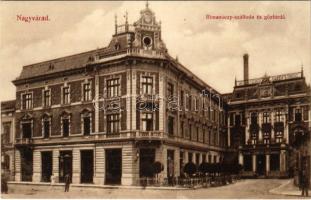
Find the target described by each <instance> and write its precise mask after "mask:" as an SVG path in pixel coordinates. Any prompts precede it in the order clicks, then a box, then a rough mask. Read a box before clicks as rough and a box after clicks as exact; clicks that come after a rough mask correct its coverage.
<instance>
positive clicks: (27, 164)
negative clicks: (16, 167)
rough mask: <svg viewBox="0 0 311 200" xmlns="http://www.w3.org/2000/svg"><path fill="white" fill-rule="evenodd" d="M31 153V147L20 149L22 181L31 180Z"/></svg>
mask: <svg viewBox="0 0 311 200" xmlns="http://www.w3.org/2000/svg"><path fill="white" fill-rule="evenodd" d="M32 172H33V154H32V150H31V149H27V148H25V149H23V150H21V173H22V181H32Z"/></svg>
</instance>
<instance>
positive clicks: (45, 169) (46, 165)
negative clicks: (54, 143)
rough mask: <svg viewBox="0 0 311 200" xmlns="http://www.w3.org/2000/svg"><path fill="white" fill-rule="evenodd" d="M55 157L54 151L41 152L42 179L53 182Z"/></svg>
mask: <svg viewBox="0 0 311 200" xmlns="http://www.w3.org/2000/svg"><path fill="white" fill-rule="evenodd" d="M52 159H53V157H52V151H45V152H41V163H42V165H41V167H42V168H41V170H42V175H41V181H42V182H51V176H52V170H53V166H52V164H53V160H52Z"/></svg>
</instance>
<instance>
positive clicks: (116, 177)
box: [105, 149, 122, 185]
mask: <svg viewBox="0 0 311 200" xmlns="http://www.w3.org/2000/svg"><path fill="white" fill-rule="evenodd" d="M121 175H122V149H107V150H106V176H105V184H118V185H119V184H121Z"/></svg>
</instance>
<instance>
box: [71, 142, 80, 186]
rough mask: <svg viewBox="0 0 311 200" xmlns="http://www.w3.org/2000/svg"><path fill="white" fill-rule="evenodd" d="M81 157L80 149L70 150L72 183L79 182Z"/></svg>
mask: <svg viewBox="0 0 311 200" xmlns="http://www.w3.org/2000/svg"><path fill="white" fill-rule="evenodd" d="M80 171H81V158H80V150H79V149H77V148H75V149H73V151H72V183H74V184H79V183H80Z"/></svg>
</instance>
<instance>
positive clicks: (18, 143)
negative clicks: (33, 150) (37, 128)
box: [15, 138, 33, 145]
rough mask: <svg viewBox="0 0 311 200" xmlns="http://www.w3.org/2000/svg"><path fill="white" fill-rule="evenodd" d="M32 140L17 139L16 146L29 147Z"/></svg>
mask: <svg viewBox="0 0 311 200" xmlns="http://www.w3.org/2000/svg"><path fill="white" fill-rule="evenodd" d="M32 142H33V141H32V139H31V138H17V139H16V140H15V144H16V145H29V144H32Z"/></svg>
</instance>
